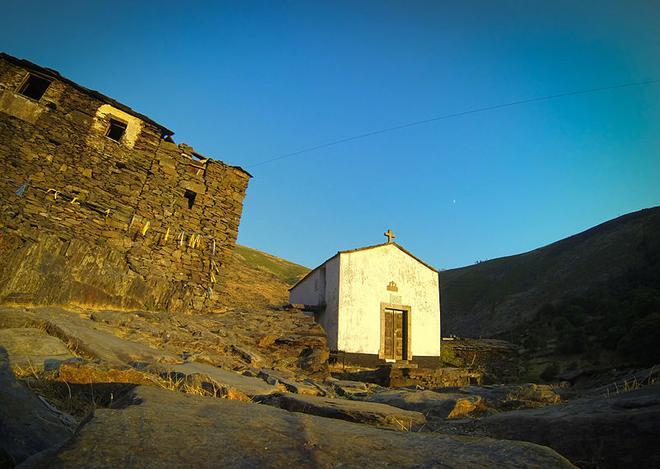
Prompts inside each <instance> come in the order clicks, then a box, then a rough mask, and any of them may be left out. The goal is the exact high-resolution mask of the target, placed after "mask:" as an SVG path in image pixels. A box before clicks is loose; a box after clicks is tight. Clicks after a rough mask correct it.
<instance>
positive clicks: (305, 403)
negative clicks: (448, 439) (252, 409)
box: [256, 393, 426, 431]
mask: <svg viewBox="0 0 660 469" xmlns="http://www.w3.org/2000/svg"><path fill="white" fill-rule="evenodd" d="M256 400H257V401H258V402H261V403H262V404H267V405H271V406H275V407H279V408H281V409H286V410H289V411H291V412H302V413H305V414H312V415H318V416H321V417H329V418H333V419H339V420H347V421H349V422H358V423H366V424H369V425H376V426H379V427H388V428H392V429H395V430H402V431H409V430H415V429H419V428H420V427H421V426H422V425H424V424H425V423H426V418H425V417H424V415H422V414H421V413H419V412H414V411H410V410H403V409H399V408H397V407H392V406H389V405H386V404H378V403H375V402H363V401H352V400H348V399H339V398H331V397H315V396H302V395H299V394H284V393H277V394H272V395H270V396H259V397H257V399H256Z"/></svg>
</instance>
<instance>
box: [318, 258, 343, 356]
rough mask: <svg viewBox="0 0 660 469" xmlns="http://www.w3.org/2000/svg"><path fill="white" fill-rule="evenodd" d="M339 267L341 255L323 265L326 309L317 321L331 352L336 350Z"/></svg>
mask: <svg viewBox="0 0 660 469" xmlns="http://www.w3.org/2000/svg"><path fill="white" fill-rule="evenodd" d="M340 267H341V254H340V255H339V256H335V257H333V258H332V259H330V260H329V261H328V262H327V263H326V264H325V285H326V286H325V301H326V307H325V311H324V312H323V314H322V315H321V316H320V320H319V323H320V324H321V326H323V329H324V330H325V333H326V335H327V336H328V347H329V348H330V350H333V351H336V350H337V349H338V348H337V347H338V342H337V334H338V329H339V278H340Z"/></svg>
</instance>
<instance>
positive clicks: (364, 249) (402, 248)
mask: <svg viewBox="0 0 660 469" xmlns="http://www.w3.org/2000/svg"><path fill="white" fill-rule="evenodd" d="M390 245H391V246H395V247H397V248H399V249H400V250H401V251H403V252H404V253H406V254H407V255H409V256H410V257H412V258H413V259H415V260H416V261H417V262H419V263H420V264H422V265H424V266H425V267H428V268H429V269H431V270H432V271H434V272H439V271H438V269H436V268H435V267H433V266H432V265H431V264H428V263H426V262H424V261H423V260H421V259H420V258H419V257H417V256H415V255H414V254H413V253H411V252H410V251H408V250H407V249H406V248H404V247H403V246H401V245H400V244H398V243H395V242H391V243H390V242H386V243H380V244H372V245H371V246H364V247H361V248H356V249H347V250H344V251H337V254H335V255H334V256H332V257H330V258H328V259H326V260H325V261H324V262H323V263H322V264H319V265H318V266H317V267H315V268H313V269H312V270H310V271H309V272H307V274H305V276H304V277H303V278H301V279H300V280H298V281H297V282H296V283H295V285H293V286H292V287H291V288H289V291H291V290H293V289H294V288H296V287H297V286H298V285H300V284H301V283H302V282H303V281H304V280H305V279H306V278H307V277H309V276H310V275H312V274H313V273H314V272H316V271H317V270H319V269H320V268H321V267H323V266H324V265H326V264H327V263H328V262H330V261H331V260H332V259H334V258H335V257H337V256H339V255H340V254H348V253H352V252H358V251H367V250H369V249H376V248H380V247H383V246H390Z"/></svg>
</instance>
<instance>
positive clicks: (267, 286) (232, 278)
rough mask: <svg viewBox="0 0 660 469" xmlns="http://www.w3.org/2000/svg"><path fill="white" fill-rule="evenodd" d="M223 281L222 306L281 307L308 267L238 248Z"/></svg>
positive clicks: (238, 246)
mask: <svg viewBox="0 0 660 469" xmlns="http://www.w3.org/2000/svg"><path fill="white" fill-rule="evenodd" d="M227 267H228V268H227V269H225V271H226V274H225V275H226V278H225V279H224V281H223V297H224V298H223V303H224V304H226V305H227V306H231V307H248V306H266V305H281V304H283V303H285V302H287V301H288V289H289V288H290V287H291V286H292V285H293V284H294V283H296V282H297V281H298V279H300V278H301V277H302V276H303V275H305V274H306V273H307V272H309V269H308V268H307V267H303V266H301V265H298V264H294V263H292V262H289V261H286V260H284V259H280V258H279V257H275V256H273V255H271V254H267V253H265V252H262V251H258V250H256V249H252V248H249V247H246V246H240V245H237V246H236V249H235V250H234V256H233V259H232V263H231V265H229V266H227Z"/></svg>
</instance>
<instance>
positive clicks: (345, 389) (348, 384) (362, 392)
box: [326, 378, 369, 399]
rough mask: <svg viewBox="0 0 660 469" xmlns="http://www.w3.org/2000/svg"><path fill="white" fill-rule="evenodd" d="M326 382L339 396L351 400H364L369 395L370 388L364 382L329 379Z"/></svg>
mask: <svg viewBox="0 0 660 469" xmlns="http://www.w3.org/2000/svg"><path fill="white" fill-rule="evenodd" d="M326 382H327V383H328V384H330V385H331V386H332V388H333V389H334V391H335V392H336V393H337V395H339V396H344V397H347V398H349V399H352V398H355V399H362V398H365V397H367V396H368V395H369V386H368V385H367V383H363V382H362V381H351V380H347V379H334V378H328V379H326Z"/></svg>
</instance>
